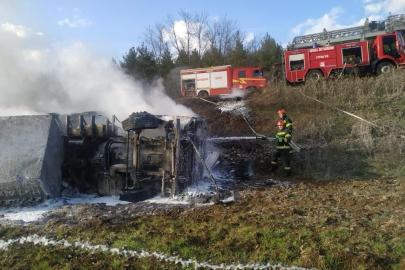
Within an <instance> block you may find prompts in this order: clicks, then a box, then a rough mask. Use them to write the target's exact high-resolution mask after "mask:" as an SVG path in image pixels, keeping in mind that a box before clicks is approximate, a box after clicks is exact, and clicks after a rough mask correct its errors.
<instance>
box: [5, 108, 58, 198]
mask: <svg viewBox="0 0 405 270" xmlns="http://www.w3.org/2000/svg"><path fill="white" fill-rule="evenodd" d="M0 149H1V151H0V200H16V199H28V198H44V197H58V196H60V188H61V181H62V174H61V165H62V162H63V140H62V137H61V133H60V130H59V127H58V125H57V122H56V120H55V118H54V117H53V116H50V115H36V116H12V117H9V116H8V117H0Z"/></svg>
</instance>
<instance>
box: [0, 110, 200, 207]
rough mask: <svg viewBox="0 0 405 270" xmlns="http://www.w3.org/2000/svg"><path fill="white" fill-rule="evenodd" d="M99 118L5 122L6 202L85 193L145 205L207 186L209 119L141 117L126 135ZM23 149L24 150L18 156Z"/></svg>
mask: <svg viewBox="0 0 405 270" xmlns="http://www.w3.org/2000/svg"><path fill="white" fill-rule="evenodd" d="M116 120H117V118H116V117H115V116H113V117H112V118H111V121H110V120H109V119H107V118H105V117H103V116H101V115H100V113H97V112H88V113H81V114H72V115H43V116H15V117H7V118H5V117H4V118H0V122H1V123H0V124H3V127H5V128H4V129H1V130H0V135H1V136H2V138H4V140H1V141H0V146H1V147H2V149H3V154H1V155H0V163H2V164H0V165H1V166H0V188H1V189H0V190H1V192H0V200H14V199H26V198H47V197H58V196H60V194H61V186H62V184H63V183H65V184H64V185H66V184H70V185H71V186H73V187H77V188H78V189H79V190H81V191H82V192H87V191H95V192H97V193H99V194H100V195H108V196H120V199H122V200H126V201H140V200H144V199H147V198H150V197H152V196H154V195H156V194H158V193H163V194H165V195H167V196H174V195H175V194H177V193H179V192H181V191H182V190H183V189H184V188H186V187H187V186H189V185H191V184H193V183H195V182H197V181H199V180H200V179H201V177H202V172H203V167H202V165H200V162H199V160H198V156H197V153H196V151H195V150H194V149H193V143H194V145H196V146H197V148H198V151H199V153H200V154H201V156H203V157H204V156H205V130H206V127H205V119H204V118H199V117H176V116H162V115H151V114H149V113H147V112H140V113H133V114H131V115H130V117H129V118H128V119H126V120H124V121H123V122H122V126H123V130H122V129H120V128H119V127H118V126H116ZM14 149H16V150H14Z"/></svg>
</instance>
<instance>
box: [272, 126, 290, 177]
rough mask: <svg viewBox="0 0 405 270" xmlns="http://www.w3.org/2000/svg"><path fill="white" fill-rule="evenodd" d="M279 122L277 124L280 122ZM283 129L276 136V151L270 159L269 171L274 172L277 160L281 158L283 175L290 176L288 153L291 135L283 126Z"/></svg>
mask: <svg viewBox="0 0 405 270" xmlns="http://www.w3.org/2000/svg"><path fill="white" fill-rule="evenodd" d="M281 121H282V120H280V121H279V122H281ZM283 127H284V128H283V129H280V130H279V132H277V134H276V144H277V149H276V150H275V151H274V152H273V155H272V157H271V171H272V172H274V171H276V170H277V168H278V166H277V160H278V159H279V158H280V157H281V158H282V159H283V163H284V173H285V175H287V176H288V175H291V167H290V154H291V153H290V151H291V146H290V145H289V142H290V141H291V133H290V131H289V129H288V128H287V127H286V126H285V125H284V126H283Z"/></svg>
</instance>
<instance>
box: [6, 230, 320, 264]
mask: <svg viewBox="0 0 405 270" xmlns="http://www.w3.org/2000/svg"><path fill="white" fill-rule="evenodd" d="M26 243H32V244H34V245H39V246H62V247H75V248H80V249H84V250H87V251H97V250H98V251H102V252H108V253H110V254H118V255H120V256H126V257H137V258H150V257H154V258H156V259H158V260H162V261H165V262H171V263H175V264H181V265H182V266H183V267H190V266H193V265H194V267H195V269H198V268H201V267H202V268H209V269H227V270H228V269H229V270H230V269H277V270H316V269H315V268H303V267H297V266H290V267H286V266H282V265H281V264H276V265H272V264H269V263H268V264H259V263H251V264H230V265H225V264H220V265H214V264H210V263H208V262H197V261H196V260H191V259H188V260H185V259H182V258H180V257H178V256H168V255H166V254H163V253H157V252H153V253H149V252H147V251H134V250H126V249H118V248H110V247H108V246H106V245H90V244H89V243H88V242H85V243H82V242H73V243H70V242H68V241H67V240H64V239H62V240H53V239H48V238H46V237H44V236H38V235H36V234H34V235H29V236H27V237H20V238H16V239H11V240H8V241H5V240H0V250H7V249H8V248H9V247H10V246H11V245H17V244H20V245H23V244H26Z"/></svg>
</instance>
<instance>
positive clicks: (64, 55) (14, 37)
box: [0, 23, 193, 119]
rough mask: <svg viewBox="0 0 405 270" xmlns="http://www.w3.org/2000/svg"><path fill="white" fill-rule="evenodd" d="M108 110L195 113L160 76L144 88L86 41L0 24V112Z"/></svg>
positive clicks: (122, 114)
mask: <svg viewBox="0 0 405 270" xmlns="http://www.w3.org/2000/svg"><path fill="white" fill-rule="evenodd" d="M84 111H106V112H108V113H110V114H116V115H117V116H118V117H119V118H120V119H124V118H126V117H127V116H128V115H129V114H131V113H132V112H137V111H148V112H150V113H153V114H168V115H187V116H190V115H193V113H192V112H191V111H190V110H189V109H187V108H186V107H184V106H180V105H176V104H175V102H174V101H173V100H171V99H170V98H169V97H168V96H166V94H165V93H164V88H163V85H162V81H161V80H157V81H156V82H155V83H154V84H153V86H152V87H151V88H150V89H147V90H145V89H144V87H143V85H142V83H141V82H138V81H136V80H135V79H133V78H132V77H130V76H128V75H126V74H125V73H124V72H123V71H122V70H121V69H120V68H119V67H118V66H116V65H115V64H114V63H113V62H112V61H111V60H110V58H102V57H98V56H96V55H95V54H93V53H92V52H91V51H90V50H89V49H88V48H87V47H86V46H85V45H84V44H82V43H73V44H55V43H54V42H51V41H50V39H48V38H47V37H46V36H45V35H44V34H43V33H41V32H36V31H34V30H32V29H30V28H27V27H25V26H19V25H13V24H10V23H3V24H0V115H24V114H43V113H61V114H62V113H75V112H76V113H78V112H84Z"/></svg>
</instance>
